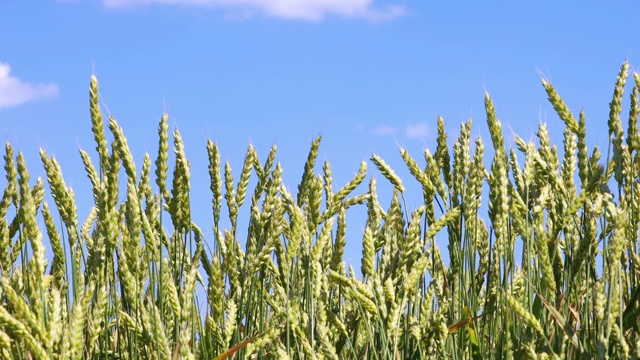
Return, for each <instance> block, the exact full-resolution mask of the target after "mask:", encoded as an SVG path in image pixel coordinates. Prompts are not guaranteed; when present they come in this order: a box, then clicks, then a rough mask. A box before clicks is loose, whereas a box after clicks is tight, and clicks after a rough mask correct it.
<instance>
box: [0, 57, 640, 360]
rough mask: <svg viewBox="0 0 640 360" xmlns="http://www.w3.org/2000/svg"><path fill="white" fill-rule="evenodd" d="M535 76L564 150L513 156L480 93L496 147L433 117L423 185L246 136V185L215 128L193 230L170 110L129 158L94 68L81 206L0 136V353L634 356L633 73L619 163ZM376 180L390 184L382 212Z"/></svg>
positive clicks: (637, 145)
mask: <svg viewBox="0 0 640 360" xmlns="http://www.w3.org/2000/svg"><path fill="white" fill-rule="evenodd" d="M629 77H631V78H632V81H631V82H633V84H632V90H631V93H630V96H629V100H630V102H629V104H630V108H629V110H628V116H626V114H625V117H628V119H627V124H623V120H622V117H623V114H622V112H623V109H622V103H623V100H624V96H625V95H624V88H625V86H626V83H627V80H628V78H629ZM542 86H543V87H544V89H545V90H546V93H547V95H548V98H549V101H550V102H551V104H552V105H553V108H554V109H555V111H556V112H557V115H558V117H559V118H560V119H561V120H562V121H563V122H564V125H565V130H564V134H563V136H564V137H563V139H564V141H563V143H562V149H561V150H560V151H559V150H558V148H557V147H556V146H555V145H553V144H551V141H550V137H549V132H548V130H547V127H546V125H545V124H540V125H539V128H538V131H537V133H536V137H537V138H536V140H535V141H525V140H524V139H522V138H520V137H518V136H517V135H516V136H515V147H514V148H507V147H506V146H505V138H504V135H503V130H502V124H501V123H500V121H499V120H498V118H497V115H496V110H495V108H494V106H493V102H492V100H491V98H490V97H489V95H488V94H485V109H486V121H487V125H488V128H489V131H490V137H491V139H490V140H491V144H490V146H492V148H493V151H492V153H493V156H492V157H491V158H486V157H485V146H486V144H485V142H484V141H483V140H482V139H481V138H476V139H471V130H472V123H471V121H468V122H466V123H463V124H462V125H461V127H460V135H459V137H458V138H457V139H455V140H454V141H453V143H450V142H449V139H448V138H447V134H446V132H445V130H444V120H443V119H442V118H438V120H437V125H438V127H437V129H438V131H437V145H436V148H435V149H426V150H425V151H424V153H423V154H422V155H421V158H422V159H420V160H416V157H413V156H412V155H410V154H409V153H408V152H407V151H406V150H405V149H400V151H399V155H400V157H401V158H402V160H403V161H404V163H405V164H406V167H407V169H408V170H409V172H410V174H411V175H412V177H413V178H412V179H400V178H399V177H398V175H397V174H396V172H395V171H394V169H392V168H391V167H390V166H389V165H388V163H387V162H386V161H385V160H384V159H382V158H381V157H380V156H378V155H376V154H372V155H371V158H370V161H369V162H362V163H361V164H360V166H359V169H358V171H357V173H356V174H355V176H354V177H353V178H352V179H351V180H350V181H349V182H348V183H347V184H345V185H343V186H342V187H340V188H338V187H337V186H336V185H335V184H334V183H333V174H332V170H331V165H330V163H329V162H325V163H324V164H322V166H321V168H322V171H319V172H318V173H316V170H315V169H316V168H320V165H318V166H317V164H316V161H317V155H318V151H319V148H320V143H321V138H320V137H318V138H317V139H315V140H314V141H313V142H312V143H311V148H310V151H309V154H308V158H307V160H306V163H305V166H304V172H303V174H304V175H303V176H302V179H301V180H300V182H299V185H298V187H297V189H287V188H286V187H285V186H284V185H283V182H282V173H283V168H282V166H281V164H280V163H279V162H277V161H276V155H277V154H276V152H277V151H276V150H277V149H276V147H275V146H273V147H272V148H271V150H270V152H269V153H268V154H267V155H266V157H263V158H262V160H261V158H260V156H259V155H258V153H257V152H256V150H255V149H254V148H253V147H252V146H249V147H248V150H247V153H246V155H245V158H244V162H243V164H241V166H242V168H241V169H242V170H241V173H240V176H239V178H237V179H234V178H233V176H232V167H231V165H230V164H229V163H225V164H222V163H221V160H220V151H219V149H218V146H217V144H216V143H215V142H213V141H208V142H207V144H206V151H207V154H208V158H209V175H210V189H211V200H212V202H211V218H212V219H213V221H212V223H211V224H195V223H194V222H193V221H192V216H191V202H192V201H194V199H192V198H191V197H190V185H189V184H190V163H189V161H188V159H187V156H186V154H185V151H184V144H183V141H182V138H181V136H180V133H179V132H178V131H177V130H176V131H172V132H170V130H169V126H168V115H167V114H163V115H162V117H161V119H160V122H159V125H158V152H157V154H153V155H149V154H146V155H145V156H144V159H143V161H142V164H141V165H140V164H136V163H135V162H134V159H133V156H132V154H131V151H130V150H129V146H128V143H127V139H126V137H125V135H124V131H123V129H122V128H121V127H120V125H119V124H118V123H117V121H116V120H115V119H114V118H113V117H109V118H108V119H106V118H105V117H104V116H103V113H102V111H101V109H100V104H99V100H98V99H99V97H98V81H97V79H96V78H95V77H92V78H91V81H90V92H89V95H90V114H91V126H92V132H93V135H94V139H95V143H96V148H95V152H94V151H91V152H88V151H85V150H80V155H81V159H82V161H83V163H84V167H85V170H86V175H87V177H88V179H89V181H90V182H91V185H92V194H91V195H92V197H93V207H92V208H91V211H90V212H89V214H78V211H77V207H76V194H75V193H74V192H73V190H72V189H71V188H70V187H69V186H67V184H66V183H65V179H64V176H63V173H62V169H61V168H60V165H59V163H58V162H57V160H56V159H55V158H54V157H52V156H50V155H49V154H47V153H46V152H45V151H43V150H41V151H40V156H41V160H42V165H43V166H44V169H45V172H46V179H40V178H38V179H35V180H34V179H31V178H30V175H29V171H28V170H27V164H25V160H24V157H23V155H22V154H20V153H18V154H17V155H16V154H15V153H14V150H13V148H12V146H11V145H10V144H9V143H7V144H6V147H5V155H4V172H5V181H4V182H3V183H2V184H3V186H4V190H3V194H2V199H1V201H0V356H1V357H2V358H3V359H234V358H235V359H245V358H246V359H394V360H395V359H473V360H477V359H565V358H567V359H583V358H584V359H609V358H611V359H627V358H628V359H639V358H640V326H639V321H638V318H639V316H640V242H639V241H638V238H639V237H638V230H639V227H640V190H636V185H638V184H640V172H639V169H640V131H639V128H638V115H639V113H640V107H639V105H638V100H639V96H638V94H639V92H640V75H638V74H637V73H633V74H631V75H630V74H629V65H628V63H627V62H625V63H624V64H623V65H622V67H621V68H620V70H619V73H618V75H617V78H616V81H615V86H614V91H613V99H612V101H611V103H610V114H609V120H608V129H609V144H608V148H607V149H604V153H605V154H606V155H603V150H600V149H598V148H597V147H589V145H588V144H587V142H586V134H587V133H586V132H587V126H586V120H585V119H586V116H585V114H584V113H583V112H581V113H580V114H579V115H578V116H577V117H576V116H575V115H574V114H573V113H572V112H571V111H570V110H569V108H568V107H567V105H565V103H564V102H563V100H562V98H561V97H560V95H559V94H558V93H557V92H556V90H555V89H554V87H553V86H552V84H551V83H549V82H548V81H545V80H543V81H542ZM625 127H626V131H625V129H624V128H625ZM107 128H108V131H110V132H111V136H112V138H113V141H111V142H109V141H107V136H106V134H105V131H107ZM472 141H473V145H472ZM170 148H172V150H170ZM170 151H173V153H174V155H175V156H174V157H175V162H174V163H172V164H169V158H170V156H169V155H170V154H169V152H170ZM559 154H562V155H559ZM152 156H153V157H155V159H153V158H152ZM32 165H33V164H32ZM238 166H240V165H239V164H238ZM370 166H373V167H375V169H369V167H370ZM169 169H172V173H171V174H169ZM379 182H388V183H389V184H390V185H391V187H389V188H390V189H392V195H391V199H392V200H391V201H390V203H389V204H382V203H380V201H379V198H378V190H377V186H378V183H379ZM406 182H417V183H418V184H419V186H420V187H421V189H422V198H423V199H424V203H423V205H422V206H419V207H417V208H415V209H408V208H407V207H406V205H405V201H404V198H405V195H406V189H405V186H404V184H405V183H406ZM250 183H255V184H256V186H255V187H253V188H249V184H250ZM361 184H362V186H360V185H361ZM361 188H366V189H367V190H366V191H365V192H364V193H355V192H356V190H357V189H361ZM385 188H386V187H385ZM487 190H488V192H487ZM47 191H48V192H49V194H50V198H51V199H53V203H52V204H49V203H47V201H46V196H45V195H46V192H47ZM483 193H484V194H487V193H488V198H487V199H484V198H483ZM82 196H83V198H87V197H89V194H82ZM485 197H486V196H485ZM223 207H224V209H223ZM351 207H365V208H366V226H364V231H362V232H361V233H360V234H359V237H360V238H361V239H362V240H361V251H362V253H361V254H362V259H361V263H360V269H359V272H357V271H356V270H355V269H354V268H353V266H351V265H350V264H347V263H345V260H344V251H345V247H346V239H347V236H346V231H347V226H348V224H349V221H348V219H349V218H348V216H347V209H349V208H351ZM79 216H86V217H84V218H82V219H79ZM223 216H228V219H227V218H223ZM239 218H241V219H242V218H247V219H248V223H249V226H248V228H247V229H246V230H245V229H241V228H239V227H238V219H239ZM221 224H230V226H227V227H223V226H222V225H221ZM200 226H207V227H210V228H211V229H212V230H213V232H212V233H213V234H214V236H213V238H205V236H204V234H203V231H202V230H201V229H202V228H201V227H200ZM436 236H438V238H439V239H445V241H446V243H447V245H446V246H447V248H446V251H443V249H440V248H438V246H437V244H436V241H435V238H436ZM516 243H520V244H521V246H516ZM47 249H49V250H50V252H51V254H52V256H51V258H47V257H46V256H45V252H46V250H47ZM443 254H446V256H448V259H446V258H443ZM203 294H204V295H203ZM202 296H204V297H205V298H204V299H202V298H201V297H202ZM202 304H205V305H204V306H203V305H202Z"/></svg>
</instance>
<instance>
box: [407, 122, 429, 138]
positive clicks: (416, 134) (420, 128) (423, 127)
mask: <svg viewBox="0 0 640 360" xmlns="http://www.w3.org/2000/svg"><path fill="white" fill-rule="evenodd" d="M428 135H429V124H427V123H425V122H421V123H416V124H408V125H407V126H406V127H405V128H404V136H406V137H408V138H424V137H427V136H428Z"/></svg>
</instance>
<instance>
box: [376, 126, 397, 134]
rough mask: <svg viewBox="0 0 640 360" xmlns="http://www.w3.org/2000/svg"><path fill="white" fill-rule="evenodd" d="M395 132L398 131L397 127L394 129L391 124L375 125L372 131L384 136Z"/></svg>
mask: <svg viewBox="0 0 640 360" xmlns="http://www.w3.org/2000/svg"><path fill="white" fill-rule="evenodd" d="M396 132H398V129H396V128H395V127H393V126H389V125H376V126H375V127H374V128H373V133H374V134H375V135H382V136H386V135H393V134H395V133H396Z"/></svg>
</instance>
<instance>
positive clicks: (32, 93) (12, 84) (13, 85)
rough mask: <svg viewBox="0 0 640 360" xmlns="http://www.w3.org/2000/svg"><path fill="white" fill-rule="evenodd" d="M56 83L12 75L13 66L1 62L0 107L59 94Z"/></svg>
mask: <svg viewBox="0 0 640 360" xmlns="http://www.w3.org/2000/svg"><path fill="white" fill-rule="evenodd" d="M58 92H59V90H58V86H57V85H56V84H34V83H29V82H26V81H23V80H20V79H19V78H17V77H15V76H11V66H9V65H8V64H5V63H2V62H0V108H8V107H12V106H18V105H21V104H24V103H26V102H29V101H33V100H37V99H41V98H51V97H54V96H56V95H58Z"/></svg>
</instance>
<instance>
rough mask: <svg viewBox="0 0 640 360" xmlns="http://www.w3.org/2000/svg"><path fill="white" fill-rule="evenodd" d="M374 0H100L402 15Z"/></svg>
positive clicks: (120, 4) (283, 13) (378, 17)
mask: <svg viewBox="0 0 640 360" xmlns="http://www.w3.org/2000/svg"><path fill="white" fill-rule="evenodd" d="M373 2H374V0H102V3H103V4H104V6H105V7H108V8H125V7H143V6H148V5H151V4H161V5H191V6H211V7H219V8H225V9H227V10H237V9H244V10H246V11H248V12H249V13H250V10H257V11H259V12H263V13H264V14H266V15H268V16H273V17H281V18H286V19H300V20H309V21H318V20H322V19H323V18H324V17H325V16H332V15H333V16H340V17H345V18H364V19H367V20H371V21H387V20H392V19H395V18H397V17H399V16H402V15H403V14H404V13H405V8H404V7H403V6H401V5H394V4H388V5H380V6H374V4H373Z"/></svg>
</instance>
